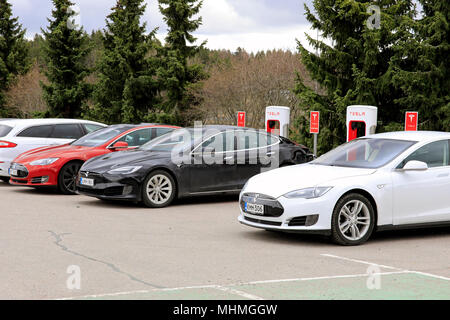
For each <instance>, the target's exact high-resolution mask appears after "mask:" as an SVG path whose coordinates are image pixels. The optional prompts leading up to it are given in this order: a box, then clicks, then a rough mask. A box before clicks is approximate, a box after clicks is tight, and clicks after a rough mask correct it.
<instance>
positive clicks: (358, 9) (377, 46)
mask: <svg viewBox="0 0 450 320" xmlns="http://www.w3.org/2000/svg"><path fill="white" fill-rule="evenodd" d="M313 3H314V9H315V11H316V14H314V13H313V12H312V11H311V10H310V9H309V8H308V7H307V6H306V5H305V10H306V18H307V20H308V21H309V22H311V24H312V26H313V28H314V29H317V30H319V32H320V34H321V36H322V37H324V38H327V39H329V40H331V42H332V45H328V44H326V43H325V42H324V41H320V40H319V41H318V40H316V39H314V38H312V37H310V36H308V41H309V43H310V45H311V46H312V47H313V48H314V49H316V50H318V52H319V54H318V55H316V54H315V53H314V52H309V51H307V50H306V49H305V48H304V47H303V46H302V45H301V44H300V42H298V45H299V50H300V53H301V57H302V62H303V63H304V64H305V66H306V68H307V70H308V71H309V73H310V75H311V77H312V78H313V79H314V80H316V81H317V82H318V83H319V84H320V86H321V88H322V89H323V90H324V91H325V94H318V93H317V91H316V90H314V88H311V87H307V86H306V85H305V84H304V83H303V81H302V79H301V78H300V76H299V77H298V79H297V86H296V90H295V91H296V93H297V95H298V96H299V99H300V101H301V102H300V108H301V109H302V110H303V111H304V112H305V115H304V116H302V117H300V118H299V119H297V120H296V124H297V125H298V126H299V127H300V128H301V129H302V132H303V133H302V134H301V136H300V137H297V138H299V139H301V140H302V141H305V140H306V141H308V143H309V144H311V145H312V137H311V135H310V134H309V132H308V128H309V126H308V122H309V118H308V116H309V111H311V110H317V111H321V132H320V134H319V148H318V150H319V153H323V152H326V151H328V150H329V149H330V148H332V147H335V146H337V145H339V144H341V143H343V142H345V137H346V130H345V126H346V123H345V117H346V108H347V106H349V105H354V104H363V105H373V106H377V107H378V108H379V112H378V113H379V127H378V130H379V131H383V130H390V129H401V124H402V123H403V119H404V114H402V113H401V112H400V111H401V106H400V105H399V104H398V103H397V102H396V99H397V98H398V97H401V96H402V92H401V89H399V88H396V86H395V84H394V80H393V77H392V68H390V64H389V62H390V60H391V58H392V57H394V56H395V54H396V52H395V50H394V48H393V45H394V44H396V43H397V42H398V41H399V39H402V38H404V37H405V34H406V33H407V32H408V28H407V27H406V26H405V18H412V17H413V16H414V13H415V11H414V6H413V4H412V3H411V1H409V0H398V1H395V0H383V1H378V2H377V1H375V2H374V1H368V0H360V1H357V0H315V1H314V2H313ZM372 4H378V5H379V6H380V8H381V19H380V26H379V28H378V27H375V28H370V27H369V26H368V23H367V21H368V20H369V18H370V17H371V15H372V13H371V12H369V13H368V12H367V11H368V8H369V6H370V5H372Z"/></svg>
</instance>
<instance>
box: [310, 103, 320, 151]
mask: <svg viewBox="0 0 450 320" xmlns="http://www.w3.org/2000/svg"><path fill="white" fill-rule="evenodd" d="M309 123H310V125H309V133H312V134H314V156H316V157H317V135H318V134H319V128H320V112H319V111H311V113H310V120H309Z"/></svg>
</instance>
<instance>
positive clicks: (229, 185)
mask: <svg viewBox="0 0 450 320" xmlns="http://www.w3.org/2000/svg"><path fill="white" fill-rule="evenodd" d="M312 159H313V155H312V153H311V152H310V150H309V149H308V148H307V147H305V146H303V145H298V144H296V143H294V142H292V141H290V140H288V139H285V138H283V137H279V136H275V135H272V134H269V133H267V132H265V131H262V130H257V129H249V128H240V127H232V126H204V127H196V128H187V129H178V130H175V131H173V132H172V133H168V134H166V135H163V136H161V137H159V138H156V139H154V140H152V141H151V142H149V143H147V144H145V145H143V146H141V147H140V148H138V149H135V150H132V151H122V152H117V153H111V154H108V155H105V156H99V157H96V158H93V159H91V160H89V161H87V162H85V164H84V165H83V166H82V167H81V169H80V172H79V176H78V180H77V190H78V193H79V194H83V195H87V196H92V197H96V198H99V199H104V200H108V199H109V200H131V201H137V202H139V201H143V202H144V203H145V205H147V206H148V207H152V208H162V207H165V206H168V205H169V204H170V203H171V202H172V201H173V200H174V199H175V198H181V197H187V196H195V195H207V194H221V193H239V191H240V190H241V189H242V187H243V186H244V184H245V183H246V182H247V180H248V179H249V178H250V177H252V176H254V175H256V174H258V173H260V172H262V171H265V170H270V169H274V168H277V167H279V166H286V165H293V164H300V163H304V162H308V161H310V160H312Z"/></svg>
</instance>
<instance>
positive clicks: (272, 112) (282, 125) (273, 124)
mask: <svg viewBox="0 0 450 320" xmlns="http://www.w3.org/2000/svg"><path fill="white" fill-rule="evenodd" d="M290 117H291V109H290V108H288V107H279V106H272V107H267V108H266V131H267V132H270V133H273V134H277V135H279V136H282V137H285V138H289V121H290Z"/></svg>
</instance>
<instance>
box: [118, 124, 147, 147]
mask: <svg viewBox="0 0 450 320" xmlns="http://www.w3.org/2000/svg"><path fill="white" fill-rule="evenodd" d="M150 140H152V128H145V129H140V130H136V131H133V132H130V133H128V134H126V135H124V136H123V137H121V138H120V139H119V140H117V141H123V142H126V143H128V146H129V147H140V146H142V145H144V144H146V143H147V142H149V141H150Z"/></svg>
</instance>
